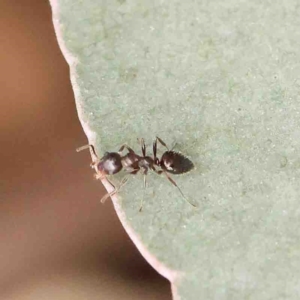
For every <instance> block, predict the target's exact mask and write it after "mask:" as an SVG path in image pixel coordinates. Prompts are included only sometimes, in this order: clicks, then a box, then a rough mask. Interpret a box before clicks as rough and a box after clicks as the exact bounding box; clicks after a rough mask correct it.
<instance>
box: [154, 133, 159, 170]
mask: <svg viewBox="0 0 300 300" xmlns="http://www.w3.org/2000/svg"><path fill="white" fill-rule="evenodd" d="M153 156H154V163H155V164H156V165H159V159H158V158H157V138H156V139H155V141H154V142H153Z"/></svg>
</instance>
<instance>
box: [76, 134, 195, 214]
mask: <svg viewBox="0 0 300 300" xmlns="http://www.w3.org/2000/svg"><path fill="white" fill-rule="evenodd" d="M140 142H141V148H142V156H140V155H138V154H136V153H135V152H134V151H133V150H132V149H131V148H130V147H128V146H127V145H126V144H124V145H122V146H121V147H120V149H119V151H118V152H106V153H105V154H104V156H103V157H102V158H101V159H99V158H98V156H97V154H96V152H95V148H94V146H93V145H85V146H83V147H80V148H78V149H77V150H76V151H77V152H79V151H81V150H84V149H87V148H89V150H90V154H91V157H92V164H91V167H93V168H94V169H95V171H96V176H95V177H96V178H97V179H102V178H104V177H106V176H107V175H113V174H116V173H119V172H120V171H121V170H122V169H124V170H125V171H126V172H127V173H128V174H132V175H135V174H137V173H138V172H142V174H143V175H144V188H145V187H146V175H147V174H148V170H149V169H151V170H152V171H154V172H156V173H157V174H164V175H165V176H166V177H167V179H168V180H169V181H170V182H171V183H172V184H173V185H174V186H175V187H176V188H177V189H178V190H179V192H180V194H181V195H182V197H183V198H184V199H185V200H186V201H187V202H188V203H189V204H190V205H192V206H193V207H196V205H195V204H193V203H191V202H190V201H189V200H188V199H187V198H186V197H185V196H184V194H183V192H182V191H181V189H180V188H179V186H178V185H177V184H176V182H175V181H174V180H173V179H172V178H171V177H170V175H169V174H168V173H171V174H174V175H177V174H184V173H187V172H189V171H191V170H192V169H193V168H194V164H193V163H192V161H191V160H189V159H188V158H187V157H185V156H184V155H182V154H181V153H179V152H175V151H173V150H169V148H168V146H167V145H166V143H165V142H163V141H162V140H161V139H160V138H159V137H156V139H155V141H154V143H153V156H154V157H153V158H152V157H150V156H147V155H146V145H145V142H144V139H141V141H140ZM157 142H159V143H160V144H161V145H163V146H164V147H166V149H167V151H165V152H164V153H163V155H162V157H161V158H160V159H159V158H158V157H157ZM124 149H127V150H128V153H127V154H126V155H122V153H123V151H124ZM156 166H157V167H160V168H161V170H157V169H156V168H155V167H156ZM109 182H110V181H109ZM126 182H127V178H126V177H124V178H123V179H122V180H121V183H120V185H119V187H118V188H115V187H114V190H113V191H112V192H111V193H107V194H106V195H105V196H104V197H103V198H102V199H101V202H102V203H103V202H104V201H105V200H106V199H107V198H109V197H111V196H113V195H114V194H115V193H116V192H117V191H118V190H120V188H121V187H122V186H123V185H124V184H125V183H126ZM110 183H111V182H110ZM111 184H112V183H111ZM112 185H113V184H112ZM113 186H114V185H113ZM142 207H143V200H142V202H141V206H140V209H139V210H140V211H141V210H142Z"/></svg>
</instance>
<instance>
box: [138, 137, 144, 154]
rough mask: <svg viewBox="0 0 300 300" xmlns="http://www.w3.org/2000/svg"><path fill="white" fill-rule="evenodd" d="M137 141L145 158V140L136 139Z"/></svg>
mask: <svg viewBox="0 0 300 300" xmlns="http://www.w3.org/2000/svg"><path fill="white" fill-rule="evenodd" d="M137 140H138V142H139V143H140V144H141V146H142V153H143V157H145V156H146V145H145V140H144V139H143V138H141V139H139V138H138V139H137Z"/></svg>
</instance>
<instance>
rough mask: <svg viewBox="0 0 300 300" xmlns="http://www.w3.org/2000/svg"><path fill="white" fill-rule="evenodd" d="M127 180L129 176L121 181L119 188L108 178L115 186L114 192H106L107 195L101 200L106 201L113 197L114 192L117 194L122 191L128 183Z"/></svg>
mask: <svg viewBox="0 0 300 300" xmlns="http://www.w3.org/2000/svg"><path fill="white" fill-rule="evenodd" d="M107 180H108V179H107ZM127 181H128V177H127V176H125V177H123V179H122V180H121V182H120V185H119V186H118V188H116V187H115V186H114V185H113V184H112V183H111V182H110V181H109V180H108V182H109V183H110V184H111V185H112V186H113V187H114V190H113V191H112V192H110V193H107V194H105V195H104V196H103V197H102V198H101V200H100V202H101V203H104V202H105V201H106V200H107V199H108V198H109V197H112V196H113V195H114V194H116V193H117V192H118V191H120V189H121V187H122V186H124V185H125V184H126V182H127Z"/></svg>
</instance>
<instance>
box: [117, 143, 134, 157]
mask: <svg viewBox="0 0 300 300" xmlns="http://www.w3.org/2000/svg"><path fill="white" fill-rule="evenodd" d="M125 148H126V149H127V150H128V152H129V153H134V151H133V150H132V149H131V148H130V147H128V146H127V145H126V144H124V145H122V146H121V148H120V149H119V151H118V153H119V154H120V155H121V154H122V152H123V150H124V149H125Z"/></svg>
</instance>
